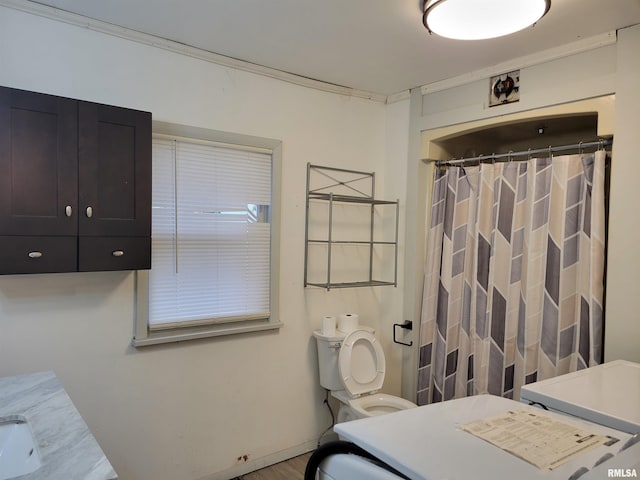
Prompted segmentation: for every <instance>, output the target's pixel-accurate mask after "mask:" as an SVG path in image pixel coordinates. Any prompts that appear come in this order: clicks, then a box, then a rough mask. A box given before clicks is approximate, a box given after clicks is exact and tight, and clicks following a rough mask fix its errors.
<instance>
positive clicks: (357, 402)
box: [313, 325, 417, 423]
mask: <svg viewBox="0 0 640 480" xmlns="http://www.w3.org/2000/svg"><path fill="white" fill-rule="evenodd" d="M373 333H374V330H373V329H372V328H369V327H365V326H362V325H360V326H358V328H357V329H356V330H354V331H352V332H350V333H343V332H341V331H339V330H337V331H336V333H335V335H331V336H328V335H323V334H322V333H321V332H320V331H315V332H313V336H314V337H316V340H317V342H318V365H319V370H320V385H322V386H323V387H324V388H326V389H327V390H330V391H331V395H332V396H333V397H335V398H337V399H338V400H340V410H339V411H338V420H337V423H341V422H347V421H349V420H356V419H358V418H365V417H373V416H375V415H383V414H385V413H391V412H397V411H399V410H406V409H408V408H413V407H416V406H417V405H416V404H415V403H413V402H410V401H408V400H405V399H404V398H400V397H396V396H393V395H388V394H386V393H378V391H379V390H380V389H381V388H382V384H383V382H384V373H385V359H384V352H383V351H382V347H381V346H380V342H378V340H377V339H376V337H375V335H374V334H373Z"/></svg>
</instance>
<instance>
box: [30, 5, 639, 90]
mask: <svg viewBox="0 0 640 480" xmlns="http://www.w3.org/2000/svg"><path fill="white" fill-rule="evenodd" d="M38 3H41V4H44V5H49V6H53V7H56V8H58V9H61V10H65V11H68V12H72V13H76V14H80V15H83V16H86V17H90V18H92V19H95V20H100V21H103V22H108V23H111V24H115V25H118V26H122V27H126V28H128V29H132V30H135V31H138V32H143V33H146V34H151V35H155V36H158V37H162V38H165V39H168V40H172V41H176V42H180V43H183V44H186V45H189V46H193V47H197V48H200V49H203V50H207V51H209V52H214V53H217V54H221V55H224V56H228V57H233V58H235V59H240V60H244V61H247V62H250V63H254V64H258V65H261V66H265V67H269V68H272V69H276V70H280V71H283V72H288V73H293V74H296V75H299V76H302V77H307V78H312V79H316V80H320V81H323V82H327V83H331V84H335V85H341V86H346V87H349V88H353V89H356V90H361V91H365V92H372V93H375V94H382V95H392V94H396V93H399V92H402V91H405V90H407V89H410V88H413V87H419V86H422V85H427V84H431V83H433V82H437V81H440V80H444V79H448V78H452V77H456V76H459V75H462V74H465V73H468V72H473V71H478V70H485V69H488V68H490V67H491V66H492V65H496V64H502V63H505V62H510V61H513V60H514V59H516V58H518V57H523V56H528V55H533V54H535V53H537V52H540V51H544V50H547V49H551V48H555V47H558V46H561V45H564V44H567V43H572V42H576V41H580V40H583V39H588V38H590V37H594V36H598V35H600V34H603V33H606V32H613V31H615V30H617V29H620V28H624V27H627V26H630V25H635V24H637V23H640V0H552V2H551V10H550V11H549V13H548V14H547V15H546V16H545V17H544V18H542V20H540V21H539V22H538V24H537V25H535V27H533V28H529V29H527V30H525V31H522V32H519V33H516V34H513V35H510V36H506V37H502V38H499V39H493V40H482V41H477V42H468V41H455V40H446V39H443V38H440V37H437V36H435V35H429V34H428V33H427V31H426V29H425V28H424V27H423V25H422V10H421V6H422V2H421V0H324V1H316V0H41V1H39V2H38ZM499 14H500V12H496V15H499Z"/></svg>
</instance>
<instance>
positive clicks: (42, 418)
mask: <svg viewBox="0 0 640 480" xmlns="http://www.w3.org/2000/svg"><path fill="white" fill-rule="evenodd" d="M14 415H20V416H22V417H24V418H26V420H27V422H28V423H29V426H30V427H31V430H32V432H33V436H34V437H35V439H36V442H37V448H38V451H39V453H40V458H41V461H42V466H41V467H40V468H39V469H38V470H36V471H34V472H32V473H30V474H27V475H23V476H21V477H20V480H114V479H117V478H118V476H117V474H116V472H115V471H114V470H113V467H112V466H111V464H110V463H109V461H108V460H107V457H106V456H105V455H104V452H103V451H102V449H101V448H100V446H99V445H98V442H96V439H95V438H94V437H93V435H92V434H91V432H90V431H89V428H88V427H87V424H86V423H85V422H84V420H83V419H82V417H81V416H80V413H79V412H78V410H76V408H75V406H74V405H73V402H72V401H71V399H70V398H69V396H68V395H67V393H66V392H65V390H64V388H63V387H62V384H61V383H60V382H59V380H58V378H57V377H56V376H55V374H54V373H53V372H39V373H32V374H26V375H16V376H13V377H4V378H0V419H2V418H3V417H11V416H14Z"/></svg>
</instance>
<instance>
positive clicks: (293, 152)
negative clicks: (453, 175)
mask: <svg viewBox="0 0 640 480" xmlns="http://www.w3.org/2000/svg"><path fill="white" fill-rule="evenodd" d="M0 85H5V86H10V87H15V88H21V89H26V90H34V91H40V92H45V93H51V94H56V95H62V96H68V97H72V98H79V99H84V100H91V101H96V102H103V103H107V104H112V105H120V106H126V107H131V108H137V109H142V110H148V111H151V112H153V117H154V119H156V120H161V121H165V122H172V123H177V124H185V125H192V126H196V127H202V128H209V129H215V130H222V131H228V132H235V133H241V134H247V135H255V136H261V137H268V138H274V139H279V140H282V142H283V179H282V185H283V192H282V198H283V201H282V205H281V208H282V227H281V237H282V245H281V249H282V250H281V262H280V263H281V264H280V272H281V278H280V306H281V311H280V319H281V321H282V322H284V324H285V326H284V327H283V328H282V329H281V330H280V331H277V332H268V333H257V334H246V335H242V336H232V337H225V338H215V339H209V340H202V341H194V342H186V343H183V344H177V345H161V346H156V347H147V348H144V349H139V350H136V349H133V348H132V347H130V346H129V342H130V340H131V334H132V328H133V315H134V275H133V274H131V273H127V272H110V273H78V274H57V275H25V276H4V277H0V376H5V375H12V374H19V373H26V372H32V371H39V370H54V371H55V372H56V373H57V375H58V376H59V378H60V379H61V381H62V383H63V384H64V386H65V387H66V388H67V390H68V392H69V394H70V396H71V398H72V399H73V400H74V402H75V404H76V406H77V407H78V409H79V410H80V412H81V414H82V415H83V417H84V418H85V420H86V421H87V423H88V425H89V427H90V428H91V430H92V432H93V433H94V435H95V436H96V438H97V440H98V442H99V443H100V445H101V446H102V448H103V450H104V451H105V453H106V454H107V456H108V458H109V460H110V461H111V463H112V464H113V466H114V468H115V469H116V471H117V472H118V473H119V475H120V478H122V479H125V480H127V479H132V480H176V479H181V480H190V479H202V478H226V477H229V476H235V475H237V474H239V473H242V470H243V468H244V467H242V466H238V465H239V464H240V465H241V464H243V463H245V461H244V460H240V461H238V460H237V459H238V458H239V457H242V456H243V455H247V456H248V464H249V466H246V465H245V467H247V468H246V469H253V468H257V467H259V466H261V465H262V464H263V463H264V462H266V461H274V459H278V458H279V457H283V456H288V455H291V454H293V453H296V452H302V451H304V450H307V449H310V448H312V447H313V446H314V445H315V442H316V441H317V438H318V435H319V434H320V433H321V432H322V431H323V430H324V429H325V428H326V427H327V426H329V424H330V417H329V415H328V412H327V411H326V408H325V407H324V406H323V404H322V400H323V399H324V391H321V389H320V387H319V385H318V374H317V361H316V349H315V344H314V342H313V340H312V337H311V332H312V331H313V330H314V329H317V328H319V326H320V318H321V316H322V315H325V314H329V313H339V312H342V311H355V312H359V313H360V316H361V318H362V319H363V322H364V323H367V324H369V325H371V326H373V327H374V328H376V330H377V331H378V335H379V336H380V337H381V340H382V344H383V347H384V349H385V351H386V353H387V357H388V368H387V377H388V379H387V382H386V387H385V390H386V391H388V392H390V393H394V394H398V393H399V392H400V367H401V365H400V360H399V353H398V352H399V351H400V350H399V349H400V348H401V347H399V346H396V345H393V344H391V341H390V337H391V334H392V327H391V324H392V323H393V322H397V321H401V318H398V317H397V316H396V313H395V312H396V311H399V309H400V305H401V298H402V291H401V288H392V287H385V288H378V289H372V288H361V289H353V290H347V289H342V290H332V291H330V292H326V291H324V290H321V289H312V288H308V289H304V288H303V286H302V280H303V257H304V245H303V243H304V241H303V239H304V223H305V217H304V216H305V178H306V163H307V162H312V163H315V164H319V165H328V166H339V167H345V168H353V169H358V170H366V171H377V172H379V175H378V179H379V184H378V185H377V187H376V191H377V193H378V194H379V196H380V197H383V198H384V197H386V195H387V193H388V194H389V197H390V198H396V197H402V185H400V184H398V183H397V182H389V186H388V188H387V185H385V182H383V181H382V177H384V175H385V174H387V173H388V168H389V167H388V163H387V160H389V159H390V161H393V162H399V163H402V162H404V159H405V158H406V151H404V145H405V144H406V131H407V130H406V127H405V126H404V123H403V122H405V121H406V117H407V115H408V107H407V104H406V103H404V104H403V103H400V104H396V105H395V106H391V107H387V106H385V105H383V104H381V103H377V102H372V101H368V100H363V99H355V98H350V97H347V96H340V95H335V94H330V93H325V92H320V91H316V90H312V89H308V88H304V87H300V86H295V85H292V84H289V83H285V82H282V81H279V80H275V79H271V78H266V77H260V76H257V75H254V74H250V73H247V72H242V71H237V70H232V69H229V68H224V67H220V66H218V65H214V64H211V63H207V62H205V61H202V60H197V59H194V58H191V57H187V56H182V55H178V54H174V53H170V52H168V51H166V50H162V49H158V48H154V47H151V46H146V45H142V44H139V43H134V42H131V41H128V40H125V39H122V38H118V37H113V36H109V35H105V34H102V33H97V32H94V31H92V30H90V29H84V28H80V27H76V26H72V25H69V24H66V23H61V22H57V21H52V20H49V19H45V18H41V17H38V16H35V15H31V14H28V13H23V12H18V11H15V10H12V9H8V8H5V7H0ZM388 111H390V112H391V114H390V116H389V119H388V120H387V112H388ZM382 172H384V174H381V173H382ZM398 178H401V177H398ZM400 183H402V182H400ZM400 278H402V277H400ZM220 472H222V473H220Z"/></svg>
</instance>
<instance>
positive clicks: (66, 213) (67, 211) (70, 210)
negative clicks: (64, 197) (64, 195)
mask: <svg viewBox="0 0 640 480" xmlns="http://www.w3.org/2000/svg"><path fill="white" fill-rule="evenodd" d="M64 213H65V215H67V217H70V216H71V215H72V214H73V209H72V208H71V205H67V206H66V208H65V209H64Z"/></svg>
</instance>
